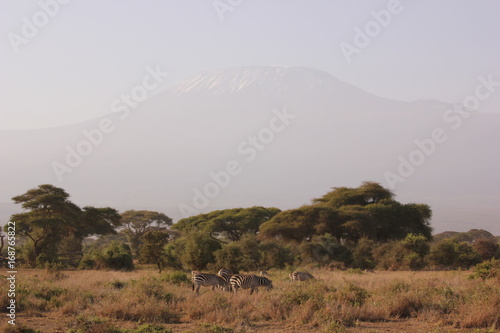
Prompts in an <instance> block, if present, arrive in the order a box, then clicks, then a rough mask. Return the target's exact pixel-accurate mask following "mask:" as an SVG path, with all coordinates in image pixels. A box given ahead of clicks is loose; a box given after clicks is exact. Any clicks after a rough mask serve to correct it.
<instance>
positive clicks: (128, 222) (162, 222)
mask: <svg viewBox="0 0 500 333" xmlns="http://www.w3.org/2000/svg"><path fill="white" fill-rule="evenodd" d="M121 217H122V230H121V231H120V232H121V233H123V234H124V235H126V236H127V238H128V240H129V242H130V247H131V248H132V251H133V253H134V254H135V255H137V254H138V252H139V247H140V245H141V237H142V236H143V235H144V234H146V233H147V232H149V231H162V230H168V229H169V227H170V226H171V225H172V219H171V218H170V217H168V216H167V215H165V214H163V213H159V212H154V211H150V210H127V211H126V212H124V213H122V214H121Z"/></svg>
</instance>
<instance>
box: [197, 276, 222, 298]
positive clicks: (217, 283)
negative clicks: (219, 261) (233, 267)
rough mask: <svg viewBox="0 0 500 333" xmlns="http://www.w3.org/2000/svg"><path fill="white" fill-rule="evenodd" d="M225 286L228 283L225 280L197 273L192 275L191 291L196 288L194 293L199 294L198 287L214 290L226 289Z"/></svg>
mask: <svg viewBox="0 0 500 333" xmlns="http://www.w3.org/2000/svg"><path fill="white" fill-rule="evenodd" d="M227 285H228V283H227V282H226V280H224V279H223V278H222V277H220V276H218V275H215V274H209V273H199V274H195V275H193V285H192V290H193V291H195V288H196V293H198V292H199V290H200V286H203V287H212V290H214V289H215V287H223V288H226V287H227Z"/></svg>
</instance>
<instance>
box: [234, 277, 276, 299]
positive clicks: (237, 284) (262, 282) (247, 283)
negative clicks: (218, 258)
mask: <svg viewBox="0 0 500 333" xmlns="http://www.w3.org/2000/svg"><path fill="white" fill-rule="evenodd" d="M230 283H231V287H232V289H233V291H234V293H236V292H238V289H239V288H241V289H249V288H250V295H251V294H253V291H254V290H256V289H257V288H258V287H267V289H268V290H269V289H272V288H273V282H272V281H271V280H269V279H268V278H266V277H263V276H257V275H244V274H237V275H233V276H232V277H231V280H230Z"/></svg>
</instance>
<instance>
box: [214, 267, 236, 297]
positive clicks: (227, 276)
mask: <svg viewBox="0 0 500 333" xmlns="http://www.w3.org/2000/svg"><path fill="white" fill-rule="evenodd" d="M217 275H219V276H220V277H221V278H223V279H224V281H226V283H227V286H226V287H224V288H222V289H223V290H224V291H231V283H230V280H231V276H233V272H232V271H230V270H229V269H224V268H223V269H220V270H219V272H218V273H217Z"/></svg>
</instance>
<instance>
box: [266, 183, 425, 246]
mask: <svg viewBox="0 0 500 333" xmlns="http://www.w3.org/2000/svg"><path fill="white" fill-rule="evenodd" d="M431 215H432V211H431V209H430V207H429V206H428V205H425V204H401V203H399V202H397V201H396V200H394V195H393V194H392V192H391V191H389V190H387V189H385V188H383V187H382V186H381V185H379V184H377V183H374V182H364V183H363V184H362V185H361V186H359V187H357V188H347V187H336V188H333V190H332V191H330V192H328V193H327V194H325V195H324V196H323V197H321V198H318V199H314V200H313V203H312V204H311V205H306V206H303V207H300V208H297V209H291V210H287V211H283V212H280V213H279V214H276V216H274V217H273V218H272V219H270V220H269V221H267V222H265V223H263V224H262V226H261V228H260V236H261V237H263V238H279V239H284V240H295V241H299V242H300V241H303V240H307V239H310V238H311V237H312V236H314V235H322V234H324V233H329V234H331V235H332V236H334V237H335V238H337V239H338V240H339V241H340V240H346V241H353V242H357V241H358V240H359V239H361V238H368V239H374V240H377V241H387V240H395V239H403V238H405V237H406V235H407V234H409V233H415V234H422V235H424V236H425V237H427V238H430V237H431V231H432V229H431V227H430V225H429V220H430V218H431Z"/></svg>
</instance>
